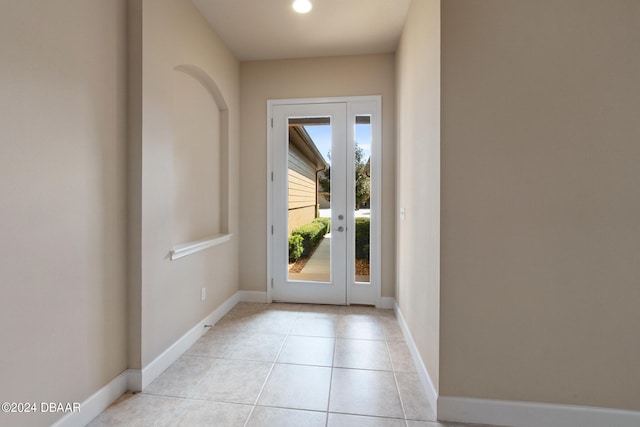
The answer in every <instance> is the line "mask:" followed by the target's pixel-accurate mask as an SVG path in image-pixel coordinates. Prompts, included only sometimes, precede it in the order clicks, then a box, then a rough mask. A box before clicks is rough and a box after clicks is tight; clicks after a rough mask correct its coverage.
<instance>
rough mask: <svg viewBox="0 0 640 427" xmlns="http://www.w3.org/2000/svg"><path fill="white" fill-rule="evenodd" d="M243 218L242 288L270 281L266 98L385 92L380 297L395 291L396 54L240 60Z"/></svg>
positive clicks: (258, 288)
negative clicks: (268, 259)
mask: <svg viewBox="0 0 640 427" xmlns="http://www.w3.org/2000/svg"><path fill="white" fill-rule="evenodd" d="M240 75H241V114H242V129H241V147H240V150H241V158H242V164H241V167H242V175H241V179H240V185H241V187H240V188H241V195H240V206H241V207H242V208H241V210H240V222H241V224H242V236H241V244H240V248H241V253H242V257H241V261H240V262H241V273H240V283H241V288H242V289H243V290H250V291H265V290H266V283H267V233H266V230H267V193H266V191H267V184H266V176H267V128H266V122H267V100H268V99H288V98H314V97H318V98H319V97H332V96H364V95H382V147H383V148H382V156H383V164H382V193H383V194H382V218H383V220H382V221H383V223H382V260H383V261H382V295H383V296H393V295H394V286H395V285H394V277H395V266H394V253H395V242H394V208H393V201H394V200H395V188H394V183H395V179H394V173H395V165H394V163H395V138H394V111H395V94H394V55H392V54H384V55H363V56H347V57H329V58H311V59H292V60H278V61H251V62H242V63H241V65H240Z"/></svg>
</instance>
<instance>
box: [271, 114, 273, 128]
mask: <svg viewBox="0 0 640 427" xmlns="http://www.w3.org/2000/svg"><path fill="white" fill-rule="evenodd" d="M271 128H272V129H273V117H271Z"/></svg>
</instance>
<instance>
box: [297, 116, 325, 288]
mask: <svg viewBox="0 0 640 427" xmlns="http://www.w3.org/2000/svg"><path fill="white" fill-rule="evenodd" d="M331 128H332V125H331V117H318V116H316V117H290V118H288V138H289V141H288V146H287V195H288V199H287V233H288V244H289V260H288V261H289V263H288V273H287V274H288V280H297V281H311V282H330V281H331V225H330V224H331V146H332V141H331V133H332V129H331Z"/></svg>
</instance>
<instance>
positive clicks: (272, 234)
mask: <svg viewBox="0 0 640 427" xmlns="http://www.w3.org/2000/svg"><path fill="white" fill-rule="evenodd" d="M271 234H272V235H273V225H272V226H271Z"/></svg>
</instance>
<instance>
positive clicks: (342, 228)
mask: <svg viewBox="0 0 640 427" xmlns="http://www.w3.org/2000/svg"><path fill="white" fill-rule="evenodd" d="M334 230H335V231H344V227H343V226H340V227H338V228H334Z"/></svg>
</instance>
